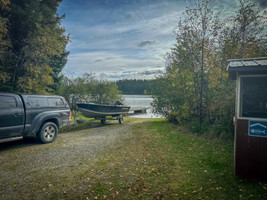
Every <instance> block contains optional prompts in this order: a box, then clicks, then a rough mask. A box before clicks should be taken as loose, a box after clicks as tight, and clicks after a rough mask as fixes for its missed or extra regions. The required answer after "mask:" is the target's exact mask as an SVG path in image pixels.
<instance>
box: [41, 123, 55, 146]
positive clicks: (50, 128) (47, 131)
mask: <svg viewBox="0 0 267 200" xmlns="http://www.w3.org/2000/svg"><path fill="white" fill-rule="evenodd" d="M57 133H58V128H57V125H56V124H55V123H53V122H46V123H44V124H43V126H42V127H41V129H40V131H39V132H38V134H37V138H38V140H39V141H40V142H41V143H43V144H45V143H50V142H53V141H54V140H55V139H56V137H57Z"/></svg>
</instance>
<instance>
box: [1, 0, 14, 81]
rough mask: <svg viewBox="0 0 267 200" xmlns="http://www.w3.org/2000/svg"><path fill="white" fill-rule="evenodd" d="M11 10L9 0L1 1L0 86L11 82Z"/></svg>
mask: <svg viewBox="0 0 267 200" xmlns="http://www.w3.org/2000/svg"><path fill="white" fill-rule="evenodd" d="M9 10H10V1H9V0H0V85H2V86H3V85H5V84H6V83H7V82H8V81H9V80H10V77H11V76H10V73H9V70H8V69H7V66H8V65H9V59H8V56H9V53H10V49H11V46H12V45H11V42H10V38H9V35H8V22H9V21H8V15H7V13H8V11H9Z"/></svg>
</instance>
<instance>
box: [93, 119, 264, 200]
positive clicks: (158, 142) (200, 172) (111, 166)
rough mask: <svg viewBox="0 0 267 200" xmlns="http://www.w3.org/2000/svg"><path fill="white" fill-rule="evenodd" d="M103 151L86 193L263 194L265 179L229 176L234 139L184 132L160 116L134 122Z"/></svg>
mask: <svg viewBox="0 0 267 200" xmlns="http://www.w3.org/2000/svg"><path fill="white" fill-rule="evenodd" d="M102 156H103V158H102V160H101V161H99V162H98V163H97V165H96V166H95V168H96V169H95V170H96V171H92V172H91V174H90V177H91V178H92V180H94V181H93V182H94V183H95V184H96V186H95V187H96V188H95V187H92V190H91V194H92V193H94V195H95V196H94V195H93V196H94V197H93V196H91V198H92V197H93V198H95V199H266V198H267V190H266V189H267V185H266V184H263V183H261V182H256V181H254V182H253V181H246V180H240V179H238V178H236V177H235V176H234V172H233V170H234V165H233V162H234V161H233V143H224V142H221V141H216V140H208V139H205V138H201V137H198V136H196V135H191V134H189V135H188V134H186V135H185V134H183V133H182V130H180V129H179V127H176V126H173V125H171V124H169V123H167V122H164V121H161V120H160V121H153V122H148V123H142V124H138V125H137V126H136V128H135V130H134V134H133V135H132V138H131V139H130V140H128V141H127V143H126V144H125V145H124V146H123V147H120V148H118V149H117V150H116V151H112V152H107V153H106V154H104V155H102ZM100 174H101V175H100ZM100 188H101V189H100Z"/></svg>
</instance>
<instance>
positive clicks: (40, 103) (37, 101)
mask: <svg viewBox="0 0 267 200" xmlns="http://www.w3.org/2000/svg"><path fill="white" fill-rule="evenodd" d="M28 100H29V102H30V104H31V106H32V107H48V102H47V98H44V97H29V98H28Z"/></svg>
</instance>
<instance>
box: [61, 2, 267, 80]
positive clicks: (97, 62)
mask: <svg viewBox="0 0 267 200" xmlns="http://www.w3.org/2000/svg"><path fill="white" fill-rule="evenodd" d="M254 1H256V2H257V3H259V5H260V6H261V7H262V8H266V7H267V1H266V0H254ZM210 2H211V8H212V9H213V10H214V11H215V12H217V11H221V12H222V13H223V15H224V16H227V15H231V14H232V13H233V11H234V10H235V9H236V7H237V0H210ZM192 6H193V3H192V1H191V0H63V2H62V3H61V5H60V7H59V9H58V12H59V14H64V13H65V14H66V18H65V19H64V20H63V21H62V25H63V26H64V27H65V29H66V33H70V39H71V42H70V43H69V44H68V45H67V50H68V51H70V55H69V56H68V62H67V64H66V66H65V68H64V69H63V73H64V74H65V75H68V76H72V77H77V76H82V75H83V74H84V73H90V72H92V73H94V74H95V76H96V77H98V78H100V79H102V80H110V81H115V80H120V79H126V78H127V79H134V78H135V79H153V78H155V76H157V75H160V74H162V73H164V69H165V59H166V56H167V53H168V52H170V49H171V48H172V47H173V46H174V44H175V36H174V31H176V30H177V24H178V21H179V19H180V17H183V13H184V11H185V8H186V7H192Z"/></svg>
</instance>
